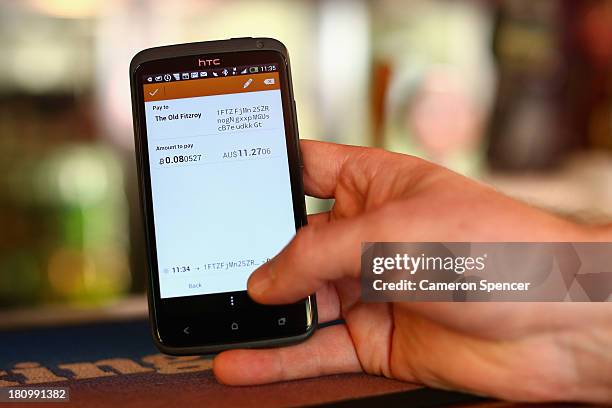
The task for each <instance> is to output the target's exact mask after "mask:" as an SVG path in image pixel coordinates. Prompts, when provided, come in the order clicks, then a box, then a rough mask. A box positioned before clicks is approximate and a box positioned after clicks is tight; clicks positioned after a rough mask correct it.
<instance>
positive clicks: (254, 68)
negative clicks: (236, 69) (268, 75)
mask: <svg viewBox="0 0 612 408" xmlns="http://www.w3.org/2000/svg"><path fill="white" fill-rule="evenodd" d="M257 71H259V67H251V68H249V72H250V73H251V74H254V73H255V72H257Z"/></svg>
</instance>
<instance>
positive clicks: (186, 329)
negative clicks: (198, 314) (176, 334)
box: [183, 326, 189, 334]
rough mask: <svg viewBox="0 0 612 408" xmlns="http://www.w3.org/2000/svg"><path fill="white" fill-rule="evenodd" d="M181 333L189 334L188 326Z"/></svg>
mask: <svg viewBox="0 0 612 408" xmlns="http://www.w3.org/2000/svg"><path fill="white" fill-rule="evenodd" d="M183 333H185V334H189V326H187V327H185V328H184V329H183Z"/></svg>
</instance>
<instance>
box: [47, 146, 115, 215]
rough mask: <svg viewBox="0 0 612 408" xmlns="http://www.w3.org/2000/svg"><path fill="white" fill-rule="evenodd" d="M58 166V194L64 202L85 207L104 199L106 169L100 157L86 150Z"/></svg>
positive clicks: (106, 184) (106, 179)
mask: <svg viewBox="0 0 612 408" xmlns="http://www.w3.org/2000/svg"><path fill="white" fill-rule="evenodd" d="M75 153H76V154H74V153H73V155H72V156H71V157H68V158H66V159H65V160H64V161H62V163H61V164H60V168H59V171H58V184H59V193H60V196H61V198H62V199H63V200H64V201H67V202H70V203H74V204H80V205H87V204H91V203H95V202H97V201H101V200H103V199H104V198H105V197H106V193H107V187H108V177H107V176H108V174H107V168H106V166H105V165H104V163H103V162H102V161H101V159H100V157H96V156H95V155H92V154H89V153H88V152H87V151H86V150H82V151H77V152H75Z"/></svg>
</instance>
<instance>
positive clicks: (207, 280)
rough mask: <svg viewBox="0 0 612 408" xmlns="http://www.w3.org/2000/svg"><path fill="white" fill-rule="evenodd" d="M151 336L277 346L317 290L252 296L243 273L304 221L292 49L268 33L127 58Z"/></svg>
mask: <svg viewBox="0 0 612 408" xmlns="http://www.w3.org/2000/svg"><path fill="white" fill-rule="evenodd" d="M130 83H131V92H132V114H133V121H134V137H135V150H136V156H137V168H138V178H139V188H140V202H141V208H142V214H143V221H144V229H145V242H146V245H147V248H146V253H147V269H148V274H147V275H148V290H147V292H148V299H149V313H150V320H151V326H152V332H153V338H154V340H155V343H156V345H157V347H158V348H159V349H160V350H161V351H162V352H165V353H168V354H175V355H180V354H209V353H215V352H219V351H222V350H225V349H230V348H241V347H271V346H281V345H287V344H291V343H295V342H298V341H302V340H304V339H306V338H308V337H309V336H310V335H311V334H312V333H313V332H314V330H315V328H316V326H317V311H316V300H315V296H314V295H311V296H309V297H307V298H306V299H303V300H302V301H300V302H297V303H294V304H290V305H279V306H276V305H275V306H270V305H261V304H257V303H256V302H254V301H253V300H251V299H250V297H249V296H248V294H247V292H246V282H247V279H248V276H249V275H250V273H251V272H252V271H253V270H255V269H256V268H257V267H258V266H259V265H261V264H262V263H264V262H266V261H267V260H268V259H269V258H271V257H272V256H274V255H275V254H276V253H277V252H278V251H280V250H281V249H282V247H283V246H284V245H285V244H286V243H288V242H289V240H290V239H291V237H292V236H293V235H295V233H296V231H297V230H298V229H299V228H300V227H302V226H304V225H306V223H307V217H306V208H305V202H304V189H303V184H302V174H301V158H300V152H299V140H298V139H299V137H298V129H297V118H296V111H295V102H294V98H293V90H292V83H291V72H290V65H289V57H288V54H287V51H286V49H285V47H284V45H283V44H282V43H280V42H279V41H277V40H274V39H269V38H239V39H230V40H221V41H211V42H201V43H190V44H180V45H172V46H165V47H158V48H151V49H146V50H144V51H141V52H140V53H138V54H137V55H136V56H134V58H133V59H132V62H131V64H130Z"/></svg>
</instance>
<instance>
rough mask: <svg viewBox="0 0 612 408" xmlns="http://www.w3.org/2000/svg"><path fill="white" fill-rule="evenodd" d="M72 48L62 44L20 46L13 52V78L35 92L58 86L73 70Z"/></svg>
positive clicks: (19, 84) (18, 83)
mask: <svg viewBox="0 0 612 408" xmlns="http://www.w3.org/2000/svg"><path fill="white" fill-rule="evenodd" d="M71 56H72V52H71V51H70V48H68V47H66V46H64V45H62V44H54V43H51V44H44V43H41V44H39V45H37V46H27V47H26V46H24V47H18V48H17V49H15V51H14V53H13V78H14V80H15V82H16V83H17V85H18V86H21V87H23V88H24V89H26V90H29V91H33V92H40V93H42V92H45V91H49V90H51V89H54V88H58V87H60V86H61V85H62V83H64V82H66V75H67V73H69V72H72V69H71Z"/></svg>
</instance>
